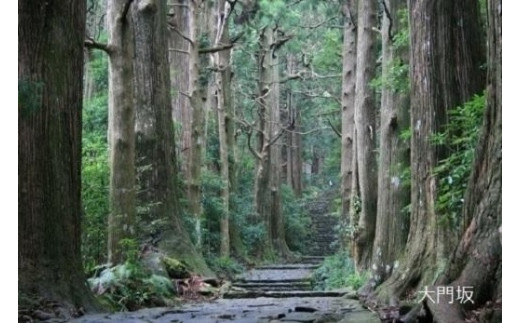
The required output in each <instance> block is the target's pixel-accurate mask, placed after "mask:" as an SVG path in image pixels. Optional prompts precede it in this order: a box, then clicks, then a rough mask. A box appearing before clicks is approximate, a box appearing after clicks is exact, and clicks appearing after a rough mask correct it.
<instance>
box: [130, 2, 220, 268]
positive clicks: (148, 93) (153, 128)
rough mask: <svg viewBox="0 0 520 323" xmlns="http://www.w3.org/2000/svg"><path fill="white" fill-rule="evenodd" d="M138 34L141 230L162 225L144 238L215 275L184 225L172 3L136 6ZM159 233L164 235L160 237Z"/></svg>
mask: <svg viewBox="0 0 520 323" xmlns="http://www.w3.org/2000/svg"><path fill="white" fill-rule="evenodd" d="M132 16H133V21H134V31H135V43H136V46H135V59H134V71H135V94H136V97H135V103H136V126H135V129H136V140H137V142H136V165H137V167H138V170H139V171H138V173H137V178H138V183H139V188H140V191H139V194H138V201H139V205H140V206H141V207H142V208H144V209H146V214H144V215H142V216H141V218H140V220H142V223H141V225H140V226H139V228H140V230H141V231H144V230H143V228H146V227H147V226H148V227H149V226H150V223H152V222H155V223H161V224H162V225H161V226H160V227H159V228H153V229H152V228H150V230H154V231H150V230H147V231H146V232H141V233H144V234H145V235H148V234H152V235H154V236H156V235H160V236H161V240H160V241H159V242H158V244H159V247H160V249H161V250H162V251H163V252H165V253H166V254H168V255H169V256H172V257H175V258H177V259H179V260H183V261H185V262H186V263H187V264H189V265H190V266H191V268H193V269H194V270H196V271H197V272H198V273H201V274H210V271H209V269H208V267H207V265H206V263H205V261H204V259H203V258H202V256H201V255H200V254H199V253H198V252H197V251H196V250H195V247H194V245H193V244H192V242H191V240H190V237H189V234H188V233H187V232H186V230H185V229H184V227H183V226H182V222H181V218H180V207H179V201H178V192H177V190H176V189H175V186H174V185H175V183H177V173H176V168H175V161H176V155H175V151H174V149H173V147H174V132H173V120H172V116H171V111H172V109H171V96H170V91H169V89H170V75H169V72H168V48H167V47H166V45H167V35H166V28H167V26H166V1H165V0H135V1H134V2H133V4H132ZM155 231H158V232H155Z"/></svg>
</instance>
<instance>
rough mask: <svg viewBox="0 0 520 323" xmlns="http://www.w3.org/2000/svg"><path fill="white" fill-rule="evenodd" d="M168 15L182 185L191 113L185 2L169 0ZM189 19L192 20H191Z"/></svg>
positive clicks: (187, 173) (185, 171)
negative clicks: (184, 36) (169, 17)
mask: <svg viewBox="0 0 520 323" xmlns="http://www.w3.org/2000/svg"><path fill="white" fill-rule="evenodd" d="M170 1H171V2H172V3H171V8H172V9H170V13H171V14H172V16H171V19H170V21H169V25H170V32H169V44H170V75H171V80H172V90H173V92H172V103H173V107H172V108H173V109H172V115H173V119H174V120H175V121H176V122H177V123H178V124H179V125H180V144H179V153H178V154H177V155H178V156H179V165H180V169H181V173H182V175H183V177H184V178H185V180H186V182H187V183H188V182H189V181H190V172H189V171H188V165H189V164H190V151H191V147H190V144H191V120H192V110H191V106H190V99H189V96H188V93H189V85H190V72H189V62H190V55H189V54H188V53H187V52H188V51H189V49H190V43H189V41H188V40H186V39H184V38H183V37H182V35H189V34H190V29H189V28H190V14H189V10H188V0H170ZM191 18H193V17H191Z"/></svg>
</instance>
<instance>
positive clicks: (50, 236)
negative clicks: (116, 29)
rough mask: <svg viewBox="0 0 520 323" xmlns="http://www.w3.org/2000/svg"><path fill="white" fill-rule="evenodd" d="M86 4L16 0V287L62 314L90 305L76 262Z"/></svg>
mask: <svg viewBox="0 0 520 323" xmlns="http://www.w3.org/2000/svg"><path fill="white" fill-rule="evenodd" d="M85 10H86V9H85V2H83V1H76V2H73V3H67V5H64V3H58V2H48V3H40V2H36V1H19V2H18V19H19V21H18V36H19V38H18V163H19V164H18V290H19V298H18V299H19V303H18V305H19V307H20V308H24V307H25V306H27V304H25V300H27V299H28V298H29V299H36V298H38V297H44V298H48V299H50V300H52V301H54V302H58V303H60V304H61V306H62V308H63V309H64V310H65V311H64V312H65V313H67V315H69V316H70V315H72V314H73V313H72V312H74V311H75V310H77V309H79V308H80V307H82V308H84V309H86V310H94V309H96V307H97V305H95V304H96V303H95V301H94V299H93V297H92V296H91V294H90V291H89V290H88V289H87V287H86V284H85V277H84V274H83V266H82V263H81V251H80V237H81V213H82V207H81V195H80V191H81V111H82V82H83V75H82V74H83V72H82V71H83V42H84V37H85Z"/></svg>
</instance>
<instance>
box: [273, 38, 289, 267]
mask: <svg viewBox="0 0 520 323" xmlns="http://www.w3.org/2000/svg"><path fill="white" fill-rule="evenodd" d="M272 33H273V39H272V42H271V43H274V42H276V40H277V39H276V38H277V37H276V34H277V33H278V30H273V31H272ZM271 47H272V46H271ZM269 55H271V57H272V66H271V69H272V74H271V75H272V79H271V85H270V87H271V93H270V96H269V97H270V103H269V105H268V109H270V110H271V112H270V116H271V118H270V123H271V127H270V134H269V138H273V139H274V138H277V137H279V136H281V134H282V131H283V129H282V125H281V120H280V68H279V65H280V64H279V59H278V54H276V47H275V48H273V50H272V52H270V54H269ZM280 142H281V141H280ZM269 149H270V152H269V153H270V158H269V161H270V166H269V167H270V168H271V171H270V172H269V173H270V176H271V178H270V179H269V182H270V184H269V185H270V191H271V203H272V204H271V212H270V216H271V221H269V222H270V224H271V228H270V230H271V236H272V239H273V243H272V244H273V246H274V249H275V251H276V253H277V254H278V255H280V256H281V257H282V258H283V259H291V258H292V257H293V256H292V253H291V251H290V250H289V247H288V246H287V242H286V241H285V224H284V219H283V212H282V196H281V185H282V181H281V176H282V146H281V145H280V144H279V143H276V142H273V143H272V144H271V145H270V146H269Z"/></svg>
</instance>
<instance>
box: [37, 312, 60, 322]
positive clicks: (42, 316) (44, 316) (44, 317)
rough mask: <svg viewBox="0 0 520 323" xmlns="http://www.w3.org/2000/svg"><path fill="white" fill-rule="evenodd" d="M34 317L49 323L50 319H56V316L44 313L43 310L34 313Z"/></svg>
mask: <svg viewBox="0 0 520 323" xmlns="http://www.w3.org/2000/svg"><path fill="white" fill-rule="evenodd" d="M33 316H34V317H35V318H37V319H39V320H42V321H47V320H50V319H52V318H55V317H56V315H54V314H52V313H48V312H44V311H42V310H35V311H34V312H33Z"/></svg>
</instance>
